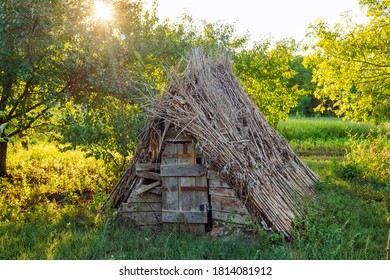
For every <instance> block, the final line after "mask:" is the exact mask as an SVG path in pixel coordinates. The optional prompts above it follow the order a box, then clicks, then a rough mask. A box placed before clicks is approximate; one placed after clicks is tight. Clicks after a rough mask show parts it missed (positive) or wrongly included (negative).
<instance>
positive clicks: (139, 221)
mask: <svg viewBox="0 0 390 280" xmlns="http://www.w3.org/2000/svg"><path fill="white" fill-rule="evenodd" d="M121 214H122V217H125V218H129V219H131V221H132V222H133V223H134V224H135V225H137V226H149V225H150V226H151V225H160V224H161V212H137V213H136V212H122V213H121Z"/></svg>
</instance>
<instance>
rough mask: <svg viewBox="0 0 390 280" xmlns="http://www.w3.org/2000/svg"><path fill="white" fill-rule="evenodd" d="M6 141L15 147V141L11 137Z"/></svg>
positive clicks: (5, 138)
mask: <svg viewBox="0 0 390 280" xmlns="http://www.w3.org/2000/svg"><path fill="white" fill-rule="evenodd" d="M4 140H6V142H10V143H11V144H12V145H15V140H14V139H13V138H11V137H4Z"/></svg>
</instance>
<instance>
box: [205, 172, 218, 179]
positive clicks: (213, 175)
mask: <svg viewBox="0 0 390 280" xmlns="http://www.w3.org/2000/svg"><path fill="white" fill-rule="evenodd" d="M207 179H212V180H219V179H221V177H220V176H219V172H218V171H214V170H207Z"/></svg>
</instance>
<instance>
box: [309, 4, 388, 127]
mask: <svg viewBox="0 0 390 280" xmlns="http://www.w3.org/2000/svg"><path fill="white" fill-rule="evenodd" d="M360 3H361V5H362V8H364V9H365V10H366V11H367V15H368V16H370V17H369V21H368V22H367V23H365V24H355V23H353V22H352V21H351V19H349V18H348V17H346V18H344V20H343V21H341V22H340V23H338V24H336V25H335V26H334V28H330V27H329V26H328V25H327V24H326V23H325V22H324V21H322V20H318V21H316V22H315V23H314V24H312V25H311V26H310V28H309V33H308V35H309V37H310V38H312V39H313V41H312V42H313V44H312V50H313V52H312V55H310V56H309V57H307V59H306V63H307V64H310V65H311V66H312V67H313V78H314V81H315V82H316V83H317V85H318V87H317V89H316V91H315V95H316V97H318V98H319V99H321V100H322V101H324V102H325V103H326V102H327V104H328V105H330V106H331V107H332V109H333V110H334V111H335V113H336V114H337V115H338V116H342V117H345V118H350V119H354V120H357V121H367V120H369V119H372V120H374V121H376V122H378V121H380V120H383V119H388V118H390V110H389V108H390V52H389V41H390V28H389V27H390V16H389V15H390V14H389V1H379V0H377V1H372V0H362V1H360ZM324 109H325V107H322V108H321V110H324Z"/></svg>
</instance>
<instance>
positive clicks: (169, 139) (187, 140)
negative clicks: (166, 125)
mask: <svg viewBox="0 0 390 280" xmlns="http://www.w3.org/2000/svg"><path fill="white" fill-rule="evenodd" d="M192 140H193V139H191V138H189V137H175V136H169V137H166V138H165V139H164V141H165V142H171V143H191V142H192Z"/></svg>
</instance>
